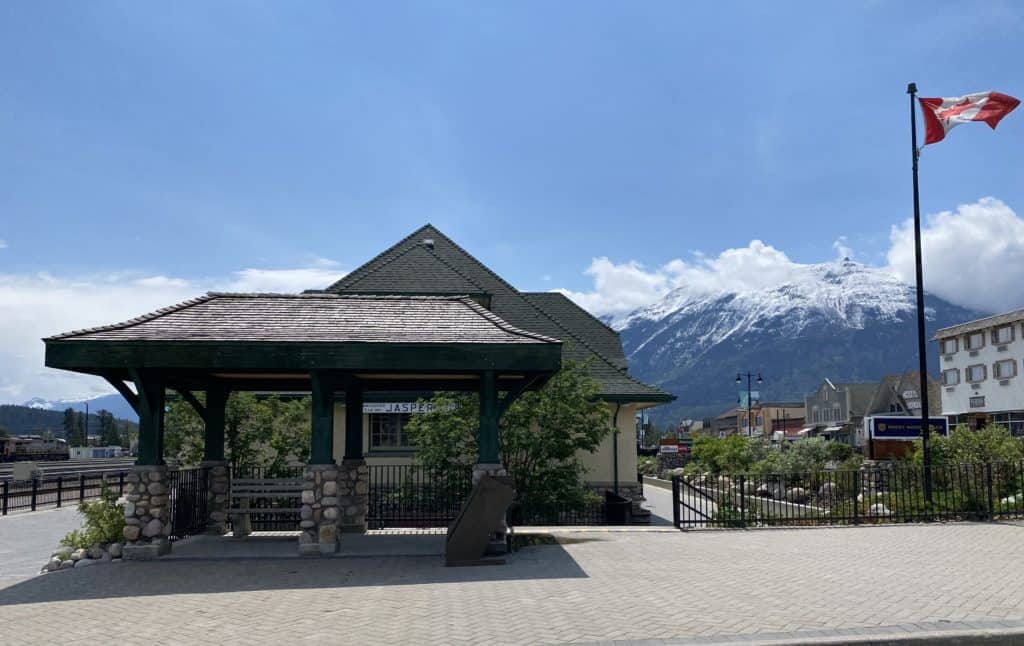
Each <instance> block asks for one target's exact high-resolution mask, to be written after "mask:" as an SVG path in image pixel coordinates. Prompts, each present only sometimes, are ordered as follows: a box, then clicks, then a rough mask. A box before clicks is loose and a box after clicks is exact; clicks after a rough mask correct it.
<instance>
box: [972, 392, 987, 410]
mask: <svg viewBox="0 0 1024 646" xmlns="http://www.w3.org/2000/svg"><path fill="white" fill-rule="evenodd" d="M970 404H971V408H984V407H985V396H984V395H981V396H979V397H971V401H970Z"/></svg>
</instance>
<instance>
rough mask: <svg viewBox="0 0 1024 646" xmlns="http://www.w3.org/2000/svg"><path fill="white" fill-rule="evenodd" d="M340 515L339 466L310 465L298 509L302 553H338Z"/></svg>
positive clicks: (300, 551) (300, 549) (307, 467)
mask: <svg viewBox="0 0 1024 646" xmlns="http://www.w3.org/2000/svg"><path fill="white" fill-rule="evenodd" d="M338 516H339V513H338V465H336V464H310V465H307V466H306V483H305V485H304V487H303V489H302V508H301V510H300V511H299V518H300V521H299V528H300V529H301V530H302V532H301V533H300V534H299V554H333V553H335V552H337V551H338Z"/></svg>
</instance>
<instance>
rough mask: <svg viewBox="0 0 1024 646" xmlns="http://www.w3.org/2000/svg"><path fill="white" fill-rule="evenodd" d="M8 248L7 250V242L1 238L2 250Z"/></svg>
mask: <svg viewBox="0 0 1024 646" xmlns="http://www.w3.org/2000/svg"><path fill="white" fill-rule="evenodd" d="M6 248H7V241H6V240H4V239H3V238H0V249H6Z"/></svg>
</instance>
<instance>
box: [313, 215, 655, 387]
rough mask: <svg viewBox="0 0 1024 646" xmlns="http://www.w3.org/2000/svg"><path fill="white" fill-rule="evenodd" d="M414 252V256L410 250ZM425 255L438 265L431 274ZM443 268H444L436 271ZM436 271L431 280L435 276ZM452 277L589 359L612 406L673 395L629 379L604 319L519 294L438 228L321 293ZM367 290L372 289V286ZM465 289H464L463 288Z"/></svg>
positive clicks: (439, 285)
mask: <svg viewBox="0 0 1024 646" xmlns="http://www.w3.org/2000/svg"><path fill="white" fill-rule="evenodd" d="M414 250H415V251H414ZM430 256H433V257H434V259H436V261H437V263H436V264H434V265H432V267H433V268H434V269H428V268H427V263H429V262H430ZM440 267H443V269H440ZM434 270H436V278H435V277H434ZM455 276H458V277H460V278H461V279H465V280H466V281H468V283H469V284H471V285H473V286H475V287H476V288H477V289H476V290H475V293H482V294H487V295H489V296H490V305H491V307H490V309H491V311H492V312H493V313H494V314H496V315H497V316H499V317H500V318H501V319H503V320H505V321H507V322H508V323H510V324H511V325H514V326H516V327H517V328H519V329H521V330H529V331H531V332H534V333H536V334H540V335H543V336H546V337H551V338H556V339H561V340H562V341H563V345H562V354H563V357H564V358H565V359H571V360H575V361H587V360H589V361H590V373H591V376H593V377H594V379H595V380H597V381H598V383H599V384H600V386H601V391H600V394H601V396H602V397H604V398H606V399H609V400H619V401H636V402H662V401H670V400H672V399H674V398H675V397H674V396H673V395H670V394H668V393H666V392H664V391H663V390H660V389H658V388H656V387H654V386H651V385H648V384H645V383H643V382H641V381H638V380H636V379H634V378H633V377H631V376H630V375H629V374H628V372H627V371H626V367H627V366H626V360H625V356H624V355H623V352H622V344H621V343H620V342H619V340H618V335H617V334H616V333H615V332H614V331H613V330H611V329H609V328H608V327H607V326H605V325H604V324H603V323H601V321H599V320H598V319H596V318H594V317H593V316H591V315H590V314H589V313H587V312H586V311H584V310H582V309H580V308H579V307H578V306H576V305H575V304H574V303H572V302H571V301H569V299H567V298H565V297H564V296H562V295H561V294H552V295H548V294H541V293H536V292H534V293H522V292H519V291H518V290H517V289H516V288H514V287H513V286H512V285H510V284H509V283H508V282H506V281H505V280H504V279H503V278H501V277H500V276H498V275H497V274H496V273H494V272H493V271H492V270H491V269H489V268H488V267H487V266H486V265H484V264H483V263H481V262H480V261H479V260H477V259H476V258H474V257H473V256H472V255H470V254H469V253H468V252H467V251H466V250H465V249H463V248H462V247H460V246H459V245H458V244H456V243H455V242H454V241H452V240H451V239H450V238H449V237H448V236H446V235H444V234H443V233H441V231H439V230H438V229H437V228H436V227H434V226H432V225H430V224H427V225H425V226H423V227H421V228H419V229H417V230H416V231H414V232H413V233H411V234H410V235H408V236H406V237H405V238H403V239H402V240H400V241H399V242H398V243H396V244H395V245H393V246H392V247H390V248H388V249H387V250H385V251H384V252H382V253H381V254H379V255H377V256H376V257H374V258H372V259H371V260H369V261H368V262H366V263H365V264H364V265H362V266H361V267H359V268H357V269H356V270H354V271H352V272H351V273H349V274H347V275H346V276H344V277H343V278H341V279H340V280H338V281H337V282H335V283H334V284H332V285H331V286H329V287H328V288H327V289H326V290H324V291H325V292H328V293H334V294H346V293H348V294H354V293H367V289H371V290H373V291H378V290H379V293H402V292H410V291H415V292H416V293H424V294H427V293H435V294H444V293H451V290H452V289H454V284H457V283H458V282H459V279H457V278H455ZM371 285H372V287H369V286H371ZM463 287H465V286H463Z"/></svg>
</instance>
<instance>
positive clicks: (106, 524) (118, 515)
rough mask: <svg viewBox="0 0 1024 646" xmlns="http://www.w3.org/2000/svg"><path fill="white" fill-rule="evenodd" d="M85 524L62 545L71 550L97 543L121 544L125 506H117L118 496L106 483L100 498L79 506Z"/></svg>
mask: <svg viewBox="0 0 1024 646" xmlns="http://www.w3.org/2000/svg"><path fill="white" fill-rule="evenodd" d="M78 512H79V513H80V514H82V517H83V518H84V522H83V523H82V529H76V530H73V531H71V532H69V533H68V534H67V536H65V537H64V538H62V539H60V543H61V545H66V546H67V547H71V548H75V549H77V548H80V547H83V548H84V547H90V546H92V545H94V544H95V543H119V542H121V541H122V540H123V536H124V525H125V523H124V505H119V504H117V494H116V493H114V491H113V490H111V489H110V488H109V487H107V485H106V483H104V484H103V485H102V487H101V489H100V498H99V500H95V501H92V502H89V501H84V500H83V501H82V502H81V503H79V505H78Z"/></svg>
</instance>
